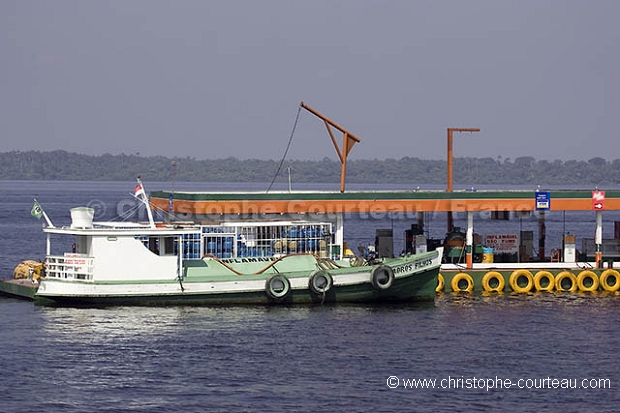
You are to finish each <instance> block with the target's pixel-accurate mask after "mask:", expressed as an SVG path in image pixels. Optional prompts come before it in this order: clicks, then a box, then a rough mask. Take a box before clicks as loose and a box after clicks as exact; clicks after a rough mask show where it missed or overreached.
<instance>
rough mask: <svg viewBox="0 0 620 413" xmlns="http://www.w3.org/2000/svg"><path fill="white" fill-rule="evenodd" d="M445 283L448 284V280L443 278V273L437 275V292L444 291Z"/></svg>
mask: <svg viewBox="0 0 620 413" xmlns="http://www.w3.org/2000/svg"><path fill="white" fill-rule="evenodd" d="M445 285H446V280H445V279H444V278H443V275H441V274H439V275H438V276H437V287H435V292H436V293H440V292H442V291H443V288H444V286H445Z"/></svg>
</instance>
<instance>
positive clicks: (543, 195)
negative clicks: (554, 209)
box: [536, 192, 551, 211]
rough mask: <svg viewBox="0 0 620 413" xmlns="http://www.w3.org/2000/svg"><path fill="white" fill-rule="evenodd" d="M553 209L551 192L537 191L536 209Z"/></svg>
mask: <svg viewBox="0 0 620 413" xmlns="http://www.w3.org/2000/svg"><path fill="white" fill-rule="evenodd" d="M549 209H551V192H536V211H548V210H549Z"/></svg>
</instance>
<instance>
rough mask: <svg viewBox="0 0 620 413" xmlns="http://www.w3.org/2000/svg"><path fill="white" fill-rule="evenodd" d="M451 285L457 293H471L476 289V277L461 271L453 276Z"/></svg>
mask: <svg viewBox="0 0 620 413" xmlns="http://www.w3.org/2000/svg"><path fill="white" fill-rule="evenodd" d="M450 286H451V287H452V291H454V292H455V293H470V292H472V291H473V290H474V279H473V278H471V275H469V274H467V273H465V272H460V273H458V274H456V275H455V276H454V277H452V281H450Z"/></svg>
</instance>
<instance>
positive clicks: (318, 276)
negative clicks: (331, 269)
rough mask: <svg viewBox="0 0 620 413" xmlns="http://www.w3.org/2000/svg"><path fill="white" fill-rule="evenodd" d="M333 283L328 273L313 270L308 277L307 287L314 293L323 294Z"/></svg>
mask: <svg viewBox="0 0 620 413" xmlns="http://www.w3.org/2000/svg"><path fill="white" fill-rule="evenodd" d="M333 285H334V279H333V278H332V276H331V274H330V273H328V272H327V271H324V270H316V271H314V272H313V273H312V274H310V278H309V279H308V287H309V288H310V291H312V292H313V293H315V294H325V293H327V292H328V291H329V290H330V289H331V288H332V286H333Z"/></svg>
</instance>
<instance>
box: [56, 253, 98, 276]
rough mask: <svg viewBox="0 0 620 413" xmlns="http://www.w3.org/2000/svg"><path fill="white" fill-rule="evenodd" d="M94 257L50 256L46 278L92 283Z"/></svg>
mask: <svg viewBox="0 0 620 413" xmlns="http://www.w3.org/2000/svg"><path fill="white" fill-rule="evenodd" d="M94 262H95V258H94V257H89V256H83V255H81V256H64V255H48V256H47V258H46V264H47V267H46V277H47V278H61V279H63V280H66V279H74V280H80V281H92V279H93V264H94Z"/></svg>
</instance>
